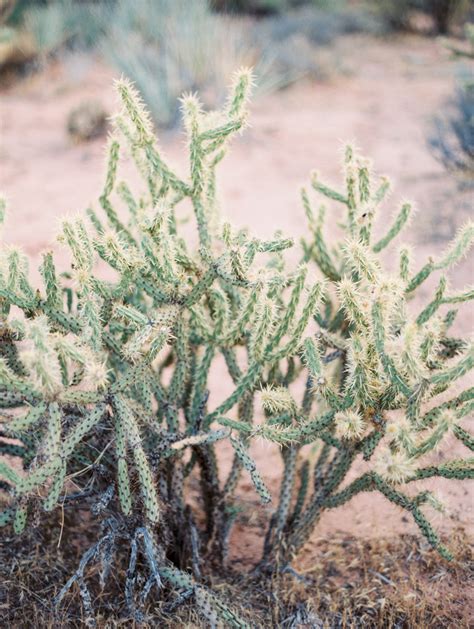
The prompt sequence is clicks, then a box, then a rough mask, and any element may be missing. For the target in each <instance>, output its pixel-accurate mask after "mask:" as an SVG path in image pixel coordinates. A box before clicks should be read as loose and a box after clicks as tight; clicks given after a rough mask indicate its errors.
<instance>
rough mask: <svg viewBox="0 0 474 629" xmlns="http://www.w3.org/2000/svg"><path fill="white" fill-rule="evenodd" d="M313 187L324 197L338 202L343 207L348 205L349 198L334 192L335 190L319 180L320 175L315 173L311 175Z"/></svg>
mask: <svg viewBox="0 0 474 629" xmlns="http://www.w3.org/2000/svg"><path fill="white" fill-rule="evenodd" d="M311 186H312V187H313V188H314V190H316V192H319V193H320V194H322V195H323V196H325V197H327V198H328V199H331V200H332V201H337V202H338V203H342V204H343V205H348V198H347V197H346V196H344V195H343V194H342V193H341V192H338V191H337V190H334V189H333V188H331V187H329V186H327V185H325V184H324V183H322V182H321V181H320V179H319V173H318V172H316V171H315V172H313V173H312V174H311Z"/></svg>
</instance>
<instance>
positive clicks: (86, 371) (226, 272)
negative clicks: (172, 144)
mask: <svg viewBox="0 0 474 629" xmlns="http://www.w3.org/2000/svg"><path fill="white" fill-rule="evenodd" d="M251 84H252V78H251V74H250V72H248V71H246V70H244V71H241V72H239V73H238V74H237V76H236V78H235V81H234V84H233V86H232V89H231V93H230V96H229V100H228V102H227V104H226V106H225V107H224V109H223V110H222V111H220V112H212V113H204V112H203V110H202V108H201V105H200V103H199V101H198V99H197V98H196V97H195V96H185V97H184V98H183V101H182V108H183V116H184V123H185V129H186V132H187V135H188V148H189V159H190V169H189V176H188V177H187V178H182V177H180V176H179V175H178V174H176V172H175V171H174V170H173V169H172V168H171V167H170V166H169V165H168V164H167V162H166V161H165V160H164V157H163V155H162V153H161V151H160V149H159V146H158V144H157V142H156V139H155V136H154V133H153V130H152V127H151V123H150V121H149V118H148V115H147V113H146V111H145V110H144V108H143V105H142V103H141V101H140V98H139V97H138V95H137V94H136V93H135V91H134V89H133V87H132V86H131V85H130V84H129V83H128V82H127V81H123V80H122V81H119V82H118V83H117V91H118V93H119V95H120V98H121V102H122V110H121V111H120V113H119V114H118V115H117V116H116V118H115V125H114V131H113V135H112V136H111V139H110V142H109V151H108V162H107V172H106V177H105V184H104V189H103V193H102V194H101V196H100V199H99V203H100V206H101V209H102V215H99V213H98V212H97V211H96V210H95V209H93V208H90V209H89V210H88V213H87V218H85V219H81V218H77V217H76V218H70V219H65V220H64V221H63V223H62V228H61V234H60V240H61V242H62V243H63V244H64V245H65V246H66V247H67V248H68V250H69V251H70V254H71V257H72V264H71V270H70V271H69V272H68V273H61V274H60V273H59V272H58V270H57V269H56V266H55V263H54V259H53V256H52V254H51V253H49V252H48V253H45V254H44V257H43V262H42V264H41V267H40V272H41V275H42V278H43V283H44V286H43V288H42V289H38V290H36V289H35V288H34V287H33V286H32V285H31V284H30V282H29V280H28V274H27V266H28V265H27V260H26V258H25V256H24V255H23V254H22V253H21V252H20V251H19V250H18V249H16V248H9V247H3V248H2V252H1V258H0V314H1V327H0V408H1V409H3V410H2V413H1V421H2V432H1V433H0V457H1V458H0V476H1V480H2V485H1V487H2V489H3V488H8V493H9V504H8V506H7V508H6V509H5V510H4V511H3V512H2V513H1V514H0V525H2V526H7V525H10V524H11V525H12V526H13V528H14V530H15V531H16V532H17V533H20V532H21V531H22V530H23V529H24V528H25V527H26V526H27V525H28V523H29V521H30V520H29V518H28V513H29V511H31V510H32V509H33V508H37V507H38V506H39V505H41V506H42V507H43V508H44V509H45V510H47V511H49V510H52V509H54V508H56V507H57V506H58V505H63V504H66V503H67V505H68V508H74V505H78V506H80V507H81V509H83V508H84V506H85V505H89V507H90V510H91V517H93V518H95V519H96V520H98V521H99V522H101V527H102V536H101V537H100V539H99V540H98V541H97V543H96V544H95V545H94V546H92V547H91V548H90V549H89V550H88V551H87V552H86V553H85V554H84V556H83V559H82V561H81V563H80V565H79V567H78V570H77V571H76V573H75V574H74V575H72V576H71V578H70V579H69V581H68V582H67V583H66V584H65V585H64V587H63V589H62V590H61V591H60V593H59V595H58V598H57V602H58V603H59V602H60V601H61V599H62V598H63V597H64V595H65V594H66V592H67V591H68V590H69V588H70V587H71V586H72V585H73V584H74V583H77V585H78V586H79V591H80V594H81V596H82V600H83V604H84V608H85V611H86V614H87V617H88V618H89V621H90V623H91V624H93V622H94V615H95V612H94V609H93V605H92V596H91V592H90V589H89V587H90V586H89V585H88V583H87V574H86V570H87V569H88V566H89V565H91V564H92V563H96V562H99V563H100V565H101V571H100V575H101V585H102V587H104V586H105V583H106V580H107V576H108V574H109V573H110V570H111V566H112V563H113V562H114V561H115V560H116V558H117V557H118V555H120V553H123V552H124V550H125V553H126V554H127V561H128V570H127V574H126V577H125V581H124V584H123V587H124V594H125V600H126V603H127V607H128V610H129V614H130V616H131V617H132V618H134V619H135V620H137V621H141V620H142V619H143V609H144V604H145V601H146V600H147V599H148V597H149V596H152V595H153V596H155V597H160V596H161V595H162V592H163V591H164V590H166V588H168V590H169V589H170V588H171V589H174V590H176V591H177V592H178V596H177V599H176V601H177V603H176V604H179V602H180V601H184V600H186V599H188V598H191V597H193V598H194V601H195V604H196V606H197V609H198V610H199V611H200V613H201V614H202V615H203V617H204V618H205V619H206V620H207V621H208V622H209V623H210V625H215V624H218V623H227V625H229V626H235V627H242V626H246V621H245V620H243V619H242V618H239V617H238V616H237V615H236V614H235V613H234V612H233V611H232V609H231V608H232V605H227V604H226V603H225V602H224V601H222V600H221V599H220V598H219V597H218V596H217V595H215V594H213V593H212V592H211V591H210V590H209V589H208V588H207V587H206V584H205V581H204V579H205V577H204V576H203V566H204V563H203V562H204V560H206V564H207V565H210V564H211V563H212V564H213V565H214V566H215V565H216V564H219V563H220V564H222V563H223V562H224V561H225V557H226V553H227V546H228V540H229V533H230V530H231V526H232V523H233V521H234V519H235V515H236V513H237V506H236V502H235V500H236V498H235V491H236V487H237V484H238V481H239V478H240V477H241V475H242V474H249V476H250V478H251V480H252V482H253V484H254V486H255V490H256V493H257V494H258V495H259V497H260V499H261V501H262V503H269V502H270V500H271V497H270V493H269V490H268V488H267V486H266V484H265V481H264V479H263V478H262V475H261V474H260V473H259V471H258V466H257V464H256V463H255V461H254V460H253V459H252V456H251V450H249V446H250V445H251V442H252V440H253V439H254V438H256V437H258V438H265V439H267V440H269V441H272V442H275V443H277V444H279V445H280V446H281V452H282V456H283V461H284V472H283V477H282V482H281V487H280V492H279V499H278V500H277V504H276V506H275V511H274V514H273V516H272V518H271V521H270V524H269V529H268V531H267V534H266V540H265V547H264V558H263V562H262V565H263V566H265V567H269V568H270V569H271V570H272V571H275V570H278V569H280V568H282V567H283V568H284V567H286V565H287V564H288V563H289V562H290V561H291V559H292V558H293V557H294V555H295V554H296V553H297V552H298V551H299V550H300V549H301V548H302V547H303V546H304V544H305V542H306V541H307V540H308V538H309V537H310V535H311V532H312V531H313V529H314V527H315V526H316V525H317V522H318V521H319V519H320V518H321V516H322V514H323V513H324V511H325V510H327V509H332V508H335V507H337V506H340V505H342V504H344V503H346V502H347V501H348V500H350V499H351V498H352V497H353V496H355V495H356V494H358V493H360V492H362V491H378V492H380V493H381V494H382V495H383V496H385V497H386V498H387V499H388V500H390V501H391V502H393V503H394V504H395V505H397V506H399V507H400V508H402V509H405V510H407V511H409V512H410V513H411V514H412V516H413V518H414V520H415V522H416V523H417V524H418V526H419V527H420V530H421V532H422V533H423V534H424V535H425V537H426V538H427V539H428V541H429V542H430V543H431V544H432V545H433V546H434V547H435V548H437V549H438V550H439V551H440V553H441V554H442V555H444V556H445V557H449V551H448V550H447V549H446V548H445V547H444V546H442V544H441V542H440V540H439V538H438V537H437V535H436V533H435V532H434V530H433V529H432V527H431V525H430V523H429V522H428V520H427V519H426V516H425V515H424V513H423V510H422V509H423V505H424V504H425V503H431V504H434V503H435V499H434V497H433V496H431V494H430V493H429V492H426V491H422V492H421V493H418V494H416V495H413V493H411V492H410V490H409V488H408V489H405V485H408V487H410V484H411V483H412V481H416V480H422V479H424V478H430V477H435V476H439V477H443V478H450V479H455V480H461V479H466V478H472V477H473V475H474V471H473V465H472V459H455V460H446V461H444V462H443V463H441V464H437V465H434V464H433V462H432V461H431V460H430V459H429V458H427V457H428V456H429V453H430V452H432V451H433V450H434V449H435V448H439V447H441V446H442V444H443V443H444V440H445V439H446V437H448V436H449V435H453V436H454V437H455V438H456V439H457V440H458V441H459V442H461V443H462V444H464V446H466V447H467V448H469V449H471V450H472V449H473V437H472V436H471V435H470V434H469V432H468V431H467V430H466V428H465V427H464V426H462V425H461V423H462V422H463V421H464V418H465V417H466V416H467V414H468V413H469V411H470V410H471V408H472V399H473V395H474V390H473V389H467V390H465V391H461V392H459V390H457V391H456V393H454V392H453V393H451V394H449V391H450V390H451V391H452V390H453V387H454V386H455V385H456V383H457V382H458V381H462V377H463V376H464V375H465V374H466V373H467V372H468V371H469V370H470V369H471V367H472V364H473V362H474V356H473V350H472V346H471V345H469V344H468V343H467V342H466V341H464V340H463V339H459V338H457V337H453V336H450V335H449V328H450V326H451V324H452V323H453V321H454V317H455V314H456V310H454V309H451V310H449V311H448V312H447V313H444V312H443V309H444V308H445V306H446V305H448V306H449V305H451V306H454V307H455V308H457V307H458V306H459V305H462V303H463V302H464V301H467V300H469V299H471V298H472V296H473V292H472V290H467V291H465V292H460V293H452V292H450V291H449V289H448V286H447V280H446V276H445V273H446V272H447V271H448V270H449V269H450V268H451V267H452V266H454V265H455V263H456V262H458V261H459V260H460V259H461V258H462V257H463V256H464V255H465V254H466V252H467V250H468V249H469V247H470V246H471V244H472V241H473V232H474V228H473V226H472V225H467V226H466V227H465V228H463V230H461V232H460V233H459V235H458V237H457V238H456V239H455V241H454V242H453V244H452V246H451V247H449V248H448V250H447V251H446V252H445V253H444V254H443V255H441V256H440V257H439V258H438V259H430V260H429V261H428V262H427V264H425V265H424V266H423V267H422V268H421V270H419V271H417V272H413V271H412V269H411V264H410V255H409V250H408V249H406V248H402V249H401V250H400V263H399V268H398V269H397V270H395V271H392V272H391V273H387V272H385V271H384V270H383V269H384V265H383V253H384V250H385V249H386V248H387V247H388V246H390V245H391V244H392V241H393V240H394V239H395V238H397V237H398V235H399V233H400V232H401V230H402V229H403V227H404V225H405V224H406V223H407V220H408V218H409V215H410V212H411V205H410V204H408V203H405V204H403V205H402V207H401V208H400V211H399V213H398V214H397V215H396V217H395V219H394V221H393V224H392V225H391V227H390V228H389V229H388V231H387V232H386V233H385V234H384V235H382V236H381V237H379V238H377V239H374V238H373V234H372V229H373V226H374V223H375V220H376V215H377V210H378V208H379V206H380V204H381V203H382V201H383V199H384V196H385V195H386V193H387V191H388V189H389V184H388V181H387V180H385V179H382V180H381V181H380V182H379V183H377V184H376V185H374V182H373V179H374V178H373V175H372V173H371V170H370V167H369V165H368V164H367V162H365V161H363V160H361V159H360V158H359V157H358V155H357V154H356V153H355V151H354V149H352V148H351V147H349V148H348V149H347V151H346V161H345V172H346V190H345V191H344V192H341V191H336V190H333V189H331V188H329V187H328V186H326V185H325V184H323V183H322V182H321V181H320V180H319V178H318V177H317V176H314V177H313V180H312V185H313V188H314V189H315V190H316V191H317V192H318V193H320V194H323V195H324V196H326V197H327V198H328V199H329V200H331V201H333V202H334V203H336V204H338V205H339V206H341V207H342V208H343V210H344V211H345V216H344V219H343V220H344V225H343V228H344V230H345V232H346V234H345V239H344V240H343V241H342V242H341V243H339V244H336V245H334V246H329V245H328V244H327V242H326V240H325V237H324V233H323V230H324V215H325V210H324V208H323V207H321V208H320V209H319V210H318V212H317V213H316V214H315V213H314V212H313V209H312V207H311V201H310V197H309V195H308V193H307V192H306V191H303V195H302V197H303V205H304V208H305V211H306V214H307V218H308V221H309V228H310V234H311V238H310V240H305V241H303V242H302V247H303V253H302V260H301V264H300V265H299V266H298V267H297V268H296V269H295V270H294V271H291V270H290V271H287V270H285V261H284V257H283V252H284V251H285V250H286V249H288V248H289V247H291V246H292V245H293V243H292V241H291V239H288V238H284V237H283V236H282V235H281V234H280V233H276V234H275V236H274V237H273V238H271V239H269V240H260V239H257V238H253V237H251V236H250V235H249V233H248V232H247V231H246V230H236V229H234V228H233V227H232V226H231V225H230V224H229V223H226V222H221V220H220V218H219V211H218V210H219V208H218V202H217V199H216V186H215V173H216V168H217V165H218V164H219V162H220V161H221V159H222V157H223V156H224V153H225V149H226V147H227V144H228V142H229V140H230V139H231V137H232V136H234V135H235V134H236V133H238V132H240V131H241V130H242V128H243V127H244V126H245V123H246V103H247V100H248V96H249V91H250V88H251ZM123 147H125V148H126V149H127V151H128V153H129V154H130V155H131V156H132V158H133V160H134V161H135V164H136V166H137V169H138V172H139V174H140V175H141V176H142V178H143V183H144V191H142V192H141V193H136V192H134V191H132V190H131V189H130V188H129V186H128V185H127V184H126V183H125V182H123V181H121V180H120V179H119V170H120V155H121V151H122V148H123ZM189 208H191V211H192V216H193V219H194V221H195V225H196V234H197V239H196V240H195V241H193V240H192V239H191V240H190V242H187V241H186V239H185V238H184V235H183V231H182V225H183V222H184V219H186V218H188V216H187V213H188V212H189ZM3 214H4V206H3V205H2V206H0V215H1V217H2V219H3ZM259 259H261V260H262V262H261V263H260V265H259V264H258V260H259ZM98 260H101V261H102V265H101V266H100V268H101V269H102V271H99V270H98V267H97V265H96V262H97V261H98ZM314 263H315V264H314ZM104 266H105V267H108V268H109V272H105V273H104V272H103V269H104ZM315 266H317V267H319V270H320V273H321V278H320V279H319V280H316V281H313V282H312V281H310V279H309V273H310V271H311V267H315ZM439 272H441V276H440V279H439V284H438V287H437V288H436V289H435V293H434V295H433V297H432V298H430V299H429V300H428V301H427V302H426V303H425V304H424V305H423V306H418V307H417V308H418V309H416V308H414V307H413V304H409V300H410V299H411V297H412V296H413V294H414V293H415V292H416V290H417V289H418V287H419V286H420V285H422V284H423V282H424V281H425V280H427V279H428V278H429V277H430V276H431V275H432V274H435V273H439ZM217 360H223V362H224V364H225V365H226V369H227V371H228V378H229V381H230V382H231V383H232V384H233V388H232V390H231V392H230V394H229V395H228V396H227V397H226V398H225V399H223V400H222V399H220V398H219V392H216V391H215V390H212V388H211V387H210V374H211V373H212V369H213V367H214V365H215V364H216V361H217ZM219 364H222V362H221V363H219ZM300 382H304V383H305V386H304V394H303V397H302V400H301V402H299V401H298V400H297V397H296V395H295V393H294V392H293V389H294V388H295V387H294V386H293V385H296V388H297V387H298V384H299V383H300ZM442 395H444V397H440V396H442ZM446 397H447V398H448V399H447V400H446ZM216 399H217V400H219V401H216ZM260 403H261V406H262V410H263V411H264V416H265V418H264V421H263V422H259V421H257V418H258V417H259V415H261V413H260V411H259V404H260ZM220 441H228V443H229V446H230V451H231V452H232V455H231V456H232V457H233V461H232V465H231V469H230V472H229V474H228V476H227V477H226V478H223V477H222V474H219V457H218V456H217V453H216V444H217V443H219V442H220ZM308 443H312V444H314V445H315V446H318V447H319V455H318V458H317V460H316V461H312V460H311V459H305V457H304V456H303V454H302V451H301V448H302V446H303V445H305V444H308ZM12 457H16V460H17V463H16V464H13V462H12ZM18 459H20V460H21V461H22V467H23V469H21V466H20V465H19V464H18ZM360 459H363V460H365V461H366V462H367V471H365V472H363V473H362V474H361V476H360V477H358V478H356V479H355V480H353V481H352V482H351V483H348V484H347V483H344V481H345V478H346V476H347V474H348V473H349V471H350V470H351V469H352V467H353V465H354V464H357V462H358V461H359V460H360ZM195 477H198V478H199V481H200V492H201V493H200V497H201V500H200V502H199V504H196V501H195V500H191V499H190V496H189V492H188V488H189V487H190V484H192V487H193V488H194V489H195V488H196V484H195V483H193V479H194V478H195ZM200 506H202V508H203V511H204V514H203V515H204V517H195V516H197V515H198V514H197V510H198V508H199V507H200ZM198 523H199V524H198ZM119 542H120V543H119Z"/></svg>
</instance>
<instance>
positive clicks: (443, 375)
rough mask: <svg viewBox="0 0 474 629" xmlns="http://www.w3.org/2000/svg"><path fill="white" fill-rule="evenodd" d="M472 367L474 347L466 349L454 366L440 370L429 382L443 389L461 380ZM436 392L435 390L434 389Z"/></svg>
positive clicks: (473, 364) (473, 365)
mask: <svg viewBox="0 0 474 629" xmlns="http://www.w3.org/2000/svg"><path fill="white" fill-rule="evenodd" d="M473 367H474V345H471V346H470V347H468V348H467V351H466V352H465V354H464V356H462V357H461V358H460V359H459V360H458V361H457V362H456V363H455V364H454V365H452V366H449V367H447V368H446V369H442V370H440V371H438V372H437V373H435V374H433V375H432V376H431V378H430V382H431V384H433V385H436V387H442V388H445V387H447V386H448V385H450V384H452V383H453V382H455V381H456V380H458V379H459V378H462V377H463V376H464V375H465V374H466V373H468V372H469V371H470V370H471V369H472V368H473ZM435 390H436V389H435Z"/></svg>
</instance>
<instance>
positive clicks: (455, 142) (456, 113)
mask: <svg viewBox="0 0 474 629" xmlns="http://www.w3.org/2000/svg"><path fill="white" fill-rule="evenodd" d="M430 145H431V147H432V148H433V152H434V154H435V156H436V157H437V158H438V159H439V160H440V161H441V162H442V163H443V164H444V165H445V166H446V168H448V169H449V170H453V171H455V172H458V173H460V174H464V175H467V176H468V179H471V178H472V175H473V173H474V81H472V80H470V81H469V80H468V81H466V80H461V81H459V83H458V85H457V88H456V95H455V97H454V99H453V100H452V101H451V102H450V103H448V105H447V106H446V108H445V112H444V114H443V115H439V116H437V117H436V118H435V122H434V131H433V133H432V135H431V137H430Z"/></svg>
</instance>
